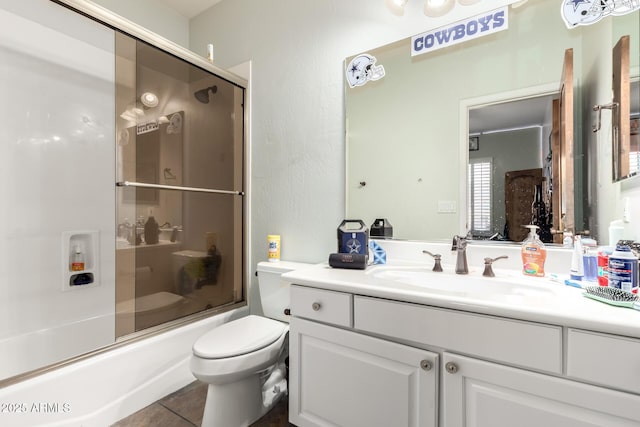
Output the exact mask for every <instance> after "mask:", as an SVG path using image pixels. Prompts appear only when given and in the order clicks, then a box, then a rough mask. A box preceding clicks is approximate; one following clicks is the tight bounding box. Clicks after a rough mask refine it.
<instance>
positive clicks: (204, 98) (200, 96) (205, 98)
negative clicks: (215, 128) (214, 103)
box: [193, 85, 218, 104]
mask: <svg viewBox="0 0 640 427" xmlns="http://www.w3.org/2000/svg"><path fill="white" fill-rule="evenodd" d="M209 91H211V93H212V94H214V93H216V92H217V91H218V86H216V85H213V86H211V87H207V88H204V89H200V90H197V91H196V92H195V93H194V94H193V96H195V97H196V99H197V100H198V101H200V102H202V103H203V104H208V103H209Z"/></svg>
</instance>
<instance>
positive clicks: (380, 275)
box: [367, 267, 556, 300]
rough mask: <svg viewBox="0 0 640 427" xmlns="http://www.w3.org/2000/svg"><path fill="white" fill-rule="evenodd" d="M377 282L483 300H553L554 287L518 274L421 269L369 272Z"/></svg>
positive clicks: (401, 268)
mask: <svg viewBox="0 0 640 427" xmlns="http://www.w3.org/2000/svg"><path fill="white" fill-rule="evenodd" d="M367 273H368V274H371V275H372V276H373V277H375V278H376V279H378V280H381V281H385V282H393V283H395V284H399V285H408V286H411V287H415V288H419V289H423V290H425V291H428V292H432V293H441V294H447V295H457V296H463V297H472V298H480V299H494V300H495V299H499V300H500V299H505V298H513V297H516V298H517V297H521V298H551V297H554V296H556V292H555V289H554V288H553V285H549V283H548V282H547V281H546V280H544V279H542V278H533V277H532V278H529V277H524V276H521V277H518V274H517V273H519V272H513V274H509V273H501V274H498V273H496V277H483V276H482V275H481V273H480V272H477V271H476V272H474V271H472V272H471V273H470V274H468V275H463V274H454V273H448V272H433V271H431V270H429V269H426V268H420V267H379V268H374V269H372V270H371V271H369V272H367Z"/></svg>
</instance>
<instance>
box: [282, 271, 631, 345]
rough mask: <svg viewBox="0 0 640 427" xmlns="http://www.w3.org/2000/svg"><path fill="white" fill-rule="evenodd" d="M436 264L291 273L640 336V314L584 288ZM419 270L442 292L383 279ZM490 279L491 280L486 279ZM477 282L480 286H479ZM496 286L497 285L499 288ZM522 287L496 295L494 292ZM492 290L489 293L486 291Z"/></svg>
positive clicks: (420, 300)
mask: <svg viewBox="0 0 640 427" xmlns="http://www.w3.org/2000/svg"><path fill="white" fill-rule="evenodd" d="M432 264H433V263H432V262H430V261H427V262H425V263H423V264H422V265H419V264H416V263H415V262H395V263H392V262H390V263H388V264H386V265H382V266H369V267H368V268H367V269H366V270H347V269H337V268H331V267H329V266H328V265H326V264H318V265H314V266H311V267H309V268H303V269H300V270H295V271H292V272H289V273H286V274H284V275H283V276H282V278H283V280H285V281H286V282H288V283H292V284H297V285H304V286H310V287H315V288H321V289H328V290H333V291H340V292H348V293H353V294H356V295H365V296H371V297H377V298H385V299H391V300H397V301H404V302H409V303H417V304H423V305H429V306H436V307H443V308H449V309H455V310H462V311H467V312H474V313H482V314H488V315H494V316H501V317H508V318H513V319H520V320H527V321H533V322H540V323H546V324H552V325H559V326H566V327H573V328H580V329H586V330H592V331H598V332H604V333H611V334H618V335H625V336H630V337H635V338H640V311H638V310H633V309H629V308H622V307H615V306H611V305H608V304H604V303H601V302H598V301H594V300H592V299H590V298H586V297H584V296H582V293H583V292H584V291H583V290H582V289H577V288H574V287H571V286H566V285H564V284H560V283H556V282H552V281H551V280H549V279H547V278H537V277H526V276H524V275H523V274H522V273H521V272H520V271H519V270H500V269H497V268H494V271H495V274H496V277H495V278H482V269H481V268H479V267H470V274H469V275H466V276H465V275H455V274H454V273H453V272H452V270H453V269H452V267H451V265H443V266H444V267H445V272H444V273H437V272H432V271H430V270H431V266H432ZM405 269H408V270H410V271H418V272H419V274H421V275H423V276H422V277H426V278H427V280H428V281H429V282H430V283H431V278H433V281H434V283H445V285H444V286H439V288H440V289H429V288H427V287H426V286H423V285H419V284H412V283H411V281H409V280H408V281H405V282H404V283H403V282H402V281H397V280H389V279H386V278H383V277H381V276H384V274H382V275H380V274H379V273H380V272H381V271H384V270H387V271H389V270H392V271H393V270H395V271H402V270H405ZM484 280H486V281H484ZM449 281H452V283H454V282H456V283H460V282H459V281H465V286H466V283H467V282H470V283H472V285H471V286H472V289H473V290H472V291H471V292H465V291H464V290H460V289H455V287H453V288H454V289H451V290H449V289H447V287H446V283H447V282H449ZM476 282H477V283H476ZM494 285H495V286H496V287H494ZM511 285H512V286H514V287H516V288H517V289H518V291H516V292H515V293H512V292H505V293H500V292H492V289H493V290H495V289H506V287H507V286H511ZM485 290H486V291H485Z"/></svg>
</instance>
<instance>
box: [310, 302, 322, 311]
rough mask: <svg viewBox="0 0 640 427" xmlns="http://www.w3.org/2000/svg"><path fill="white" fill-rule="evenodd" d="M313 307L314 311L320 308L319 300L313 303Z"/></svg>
mask: <svg viewBox="0 0 640 427" xmlns="http://www.w3.org/2000/svg"><path fill="white" fill-rule="evenodd" d="M311 308H313V311H318V310H320V303H319V302H314V303H313V304H311Z"/></svg>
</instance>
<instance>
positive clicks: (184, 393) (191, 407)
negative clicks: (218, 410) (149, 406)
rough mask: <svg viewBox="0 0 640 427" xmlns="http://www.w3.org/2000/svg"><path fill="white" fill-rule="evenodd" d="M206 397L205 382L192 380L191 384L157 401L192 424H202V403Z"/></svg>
mask: <svg viewBox="0 0 640 427" xmlns="http://www.w3.org/2000/svg"><path fill="white" fill-rule="evenodd" d="M206 398H207V384H205V383H203V382H200V381H194V382H192V383H191V384H189V385H187V386H185V387H183V388H181V389H180V390H178V391H176V392H173V393H171V394H170V395H168V396H166V397H164V398H163V399H161V400H160V401H159V402H158V403H160V404H161V405H163V406H165V407H167V408H168V409H170V410H172V411H173V412H175V413H176V414H179V415H180V416H181V417H183V418H186V419H187V420H189V421H191V422H192V423H193V424H195V425H197V426H199V425H200V424H202V415H203V413H204V403H205V400H206Z"/></svg>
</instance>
